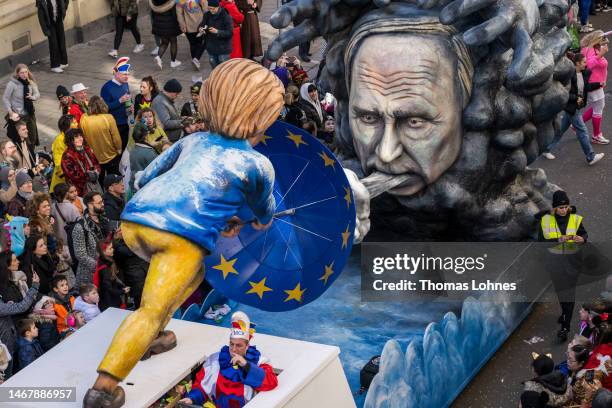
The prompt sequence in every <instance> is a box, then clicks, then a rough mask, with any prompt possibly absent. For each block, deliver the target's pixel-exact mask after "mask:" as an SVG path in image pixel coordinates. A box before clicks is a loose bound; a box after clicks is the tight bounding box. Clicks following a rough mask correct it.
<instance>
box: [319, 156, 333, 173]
mask: <svg viewBox="0 0 612 408" xmlns="http://www.w3.org/2000/svg"><path fill="white" fill-rule="evenodd" d="M319 156H321V158H322V159H323V163H325V167H327V166H331V167H332V169H334V170H336V167H334V164H336V161H335V160H334V159H332V158H331V157H329V156H328V155H327V153H325V152H323V153H319Z"/></svg>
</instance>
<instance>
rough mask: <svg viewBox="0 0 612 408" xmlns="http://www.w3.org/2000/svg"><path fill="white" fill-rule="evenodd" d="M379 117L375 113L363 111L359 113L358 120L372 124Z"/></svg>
mask: <svg viewBox="0 0 612 408" xmlns="http://www.w3.org/2000/svg"><path fill="white" fill-rule="evenodd" d="M378 119H379V117H378V116H377V115H374V114H371V113H364V114H361V115H359V120H360V121H362V122H363V123H365V124H366V125H373V124H374V123H376V122H378Z"/></svg>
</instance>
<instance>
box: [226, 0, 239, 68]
mask: <svg viewBox="0 0 612 408" xmlns="http://www.w3.org/2000/svg"><path fill="white" fill-rule="evenodd" d="M221 7H223V8H224V9H226V10H227V12H228V13H229V15H230V16H232V21H233V22H234V30H233V37H232V53H231V54H230V58H242V44H241V43H240V25H242V22H243V21H244V15H243V14H242V13H241V12H240V10H238V7H237V6H236V3H234V0H223V1H221Z"/></svg>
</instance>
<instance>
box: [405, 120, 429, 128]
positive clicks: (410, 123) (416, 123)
mask: <svg viewBox="0 0 612 408" xmlns="http://www.w3.org/2000/svg"><path fill="white" fill-rule="evenodd" d="M406 122H407V123H408V126H410V127H411V128H413V129H420V128H422V127H424V126H425V124H426V123H427V122H426V121H425V119H421V118H409V119H408V120H407V121H406Z"/></svg>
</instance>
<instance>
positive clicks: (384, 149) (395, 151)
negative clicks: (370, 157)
mask: <svg viewBox="0 0 612 408" xmlns="http://www.w3.org/2000/svg"><path fill="white" fill-rule="evenodd" d="M393 127H394V126H393V123H385V130H384V133H383V137H382V139H381V141H380V143H379V144H378V147H377V148H376V154H377V155H378V157H379V158H380V160H382V161H383V162H385V163H391V162H392V161H393V160H395V159H397V158H398V157H400V156H401V154H402V150H403V147H402V144H401V143H400V142H399V138H398V136H397V134H396V133H395V131H394V129H393Z"/></svg>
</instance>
